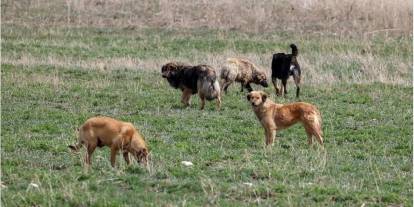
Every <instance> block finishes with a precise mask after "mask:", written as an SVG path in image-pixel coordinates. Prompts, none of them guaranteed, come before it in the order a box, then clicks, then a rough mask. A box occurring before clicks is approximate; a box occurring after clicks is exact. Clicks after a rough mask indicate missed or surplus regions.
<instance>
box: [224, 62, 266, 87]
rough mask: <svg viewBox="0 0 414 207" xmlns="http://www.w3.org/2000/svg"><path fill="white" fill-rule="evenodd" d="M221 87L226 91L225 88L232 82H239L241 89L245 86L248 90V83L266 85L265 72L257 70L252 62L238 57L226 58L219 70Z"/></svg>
mask: <svg viewBox="0 0 414 207" xmlns="http://www.w3.org/2000/svg"><path fill="white" fill-rule="evenodd" d="M220 79H221V81H220V82H221V87H222V90H224V91H225V92H226V93H227V88H228V87H229V86H230V85H231V84H232V83H233V82H235V81H236V82H240V83H241V91H242V92H243V88H247V90H248V91H249V92H250V91H252V90H253V89H252V87H251V86H250V83H255V84H259V85H262V86H263V87H267V86H268V84H267V78H266V74H265V73H264V72H263V71H261V70H259V69H258V68H257V67H256V66H255V65H254V64H253V63H252V62H250V61H248V60H245V59H240V58H228V59H227V60H226V63H225V64H224V65H223V67H222V69H221V72H220Z"/></svg>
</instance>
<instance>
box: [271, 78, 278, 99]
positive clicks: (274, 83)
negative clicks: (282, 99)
mask: <svg viewBox="0 0 414 207" xmlns="http://www.w3.org/2000/svg"><path fill="white" fill-rule="evenodd" d="M272 83H273V86H274V87H275V90H276V95H279V88H278V87H277V78H275V77H272Z"/></svg>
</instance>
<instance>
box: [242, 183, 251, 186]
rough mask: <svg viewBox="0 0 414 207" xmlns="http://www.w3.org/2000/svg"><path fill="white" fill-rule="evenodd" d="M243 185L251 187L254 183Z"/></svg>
mask: <svg viewBox="0 0 414 207" xmlns="http://www.w3.org/2000/svg"><path fill="white" fill-rule="evenodd" d="M243 185H247V186H249V187H252V186H253V183H243Z"/></svg>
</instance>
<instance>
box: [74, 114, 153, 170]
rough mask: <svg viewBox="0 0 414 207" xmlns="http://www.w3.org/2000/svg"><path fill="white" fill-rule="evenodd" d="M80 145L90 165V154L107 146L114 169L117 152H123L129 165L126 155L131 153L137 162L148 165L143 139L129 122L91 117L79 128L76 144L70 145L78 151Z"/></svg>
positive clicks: (146, 150) (146, 149)
mask: <svg viewBox="0 0 414 207" xmlns="http://www.w3.org/2000/svg"><path fill="white" fill-rule="evenodd" d="M82 145H85V146H86V149H87V154H86V157H85V161H86V163H87V164H88V165H90V164H91V157H92V153H93V152H94V151H95V149H96V147H103V146H108V147H110V148H111V165H112V167H115V159H116V155H117V154H118V151H119V150H122V151H123V155H124V159H125V161H126V162H127V164H130V160H129V156H128V153H131V154H132V155H133V156H134V158H135V159H136V161H137V162H141V163H143V164H147V163H148V148H147V146H146V144H145V141H144V139H143V138H142V136H141V135H140V134H139V132H138V131H137V130H136V129H135V127H134V125H132V124H131V123H129V122H123V121H118V120H116V119H113V118H109V117H103V116H98V117H92V118H90V119H88V120H87V121H86V122H85V123H84V124H83V125H82V126H81V127H80V128H79V138H78V143H77V144H74V145H70V146H69V148H71V149H72V150H74V151H78V150H79V149H80V148H81V147H82Z"/></svg>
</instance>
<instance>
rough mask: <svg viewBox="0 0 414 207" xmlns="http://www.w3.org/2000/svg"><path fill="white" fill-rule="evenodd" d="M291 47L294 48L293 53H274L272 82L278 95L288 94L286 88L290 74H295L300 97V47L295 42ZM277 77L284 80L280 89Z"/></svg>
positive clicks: (294, 78) (297, 91) (297, 92)
mask: <svg viewBox="0 0 414 207" xmlns="http://www.w3.org/2000/svg"><path fill="white" fill-rule="evenodd" d="M290 48H292V54H285V53H276V54H273V59H272V82H273V86H274V87H275V90H276V95H278V96H280V95H282V96H283V95H284V94H287V90H286V83H287V80H288V79H289V76H293V80H294V81H295V85H296V97H297V98H298V97H299V91H300V87H299V84H300V78H301V75H300V74H301V72H300V66H299V63H298V61H297V56H298V48H297V47H296V45H295V44H291V45H290ZM277 79H280V80H282V84H283V87H281V89H280V90H279V88H278V87H277Z"/></svg>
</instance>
